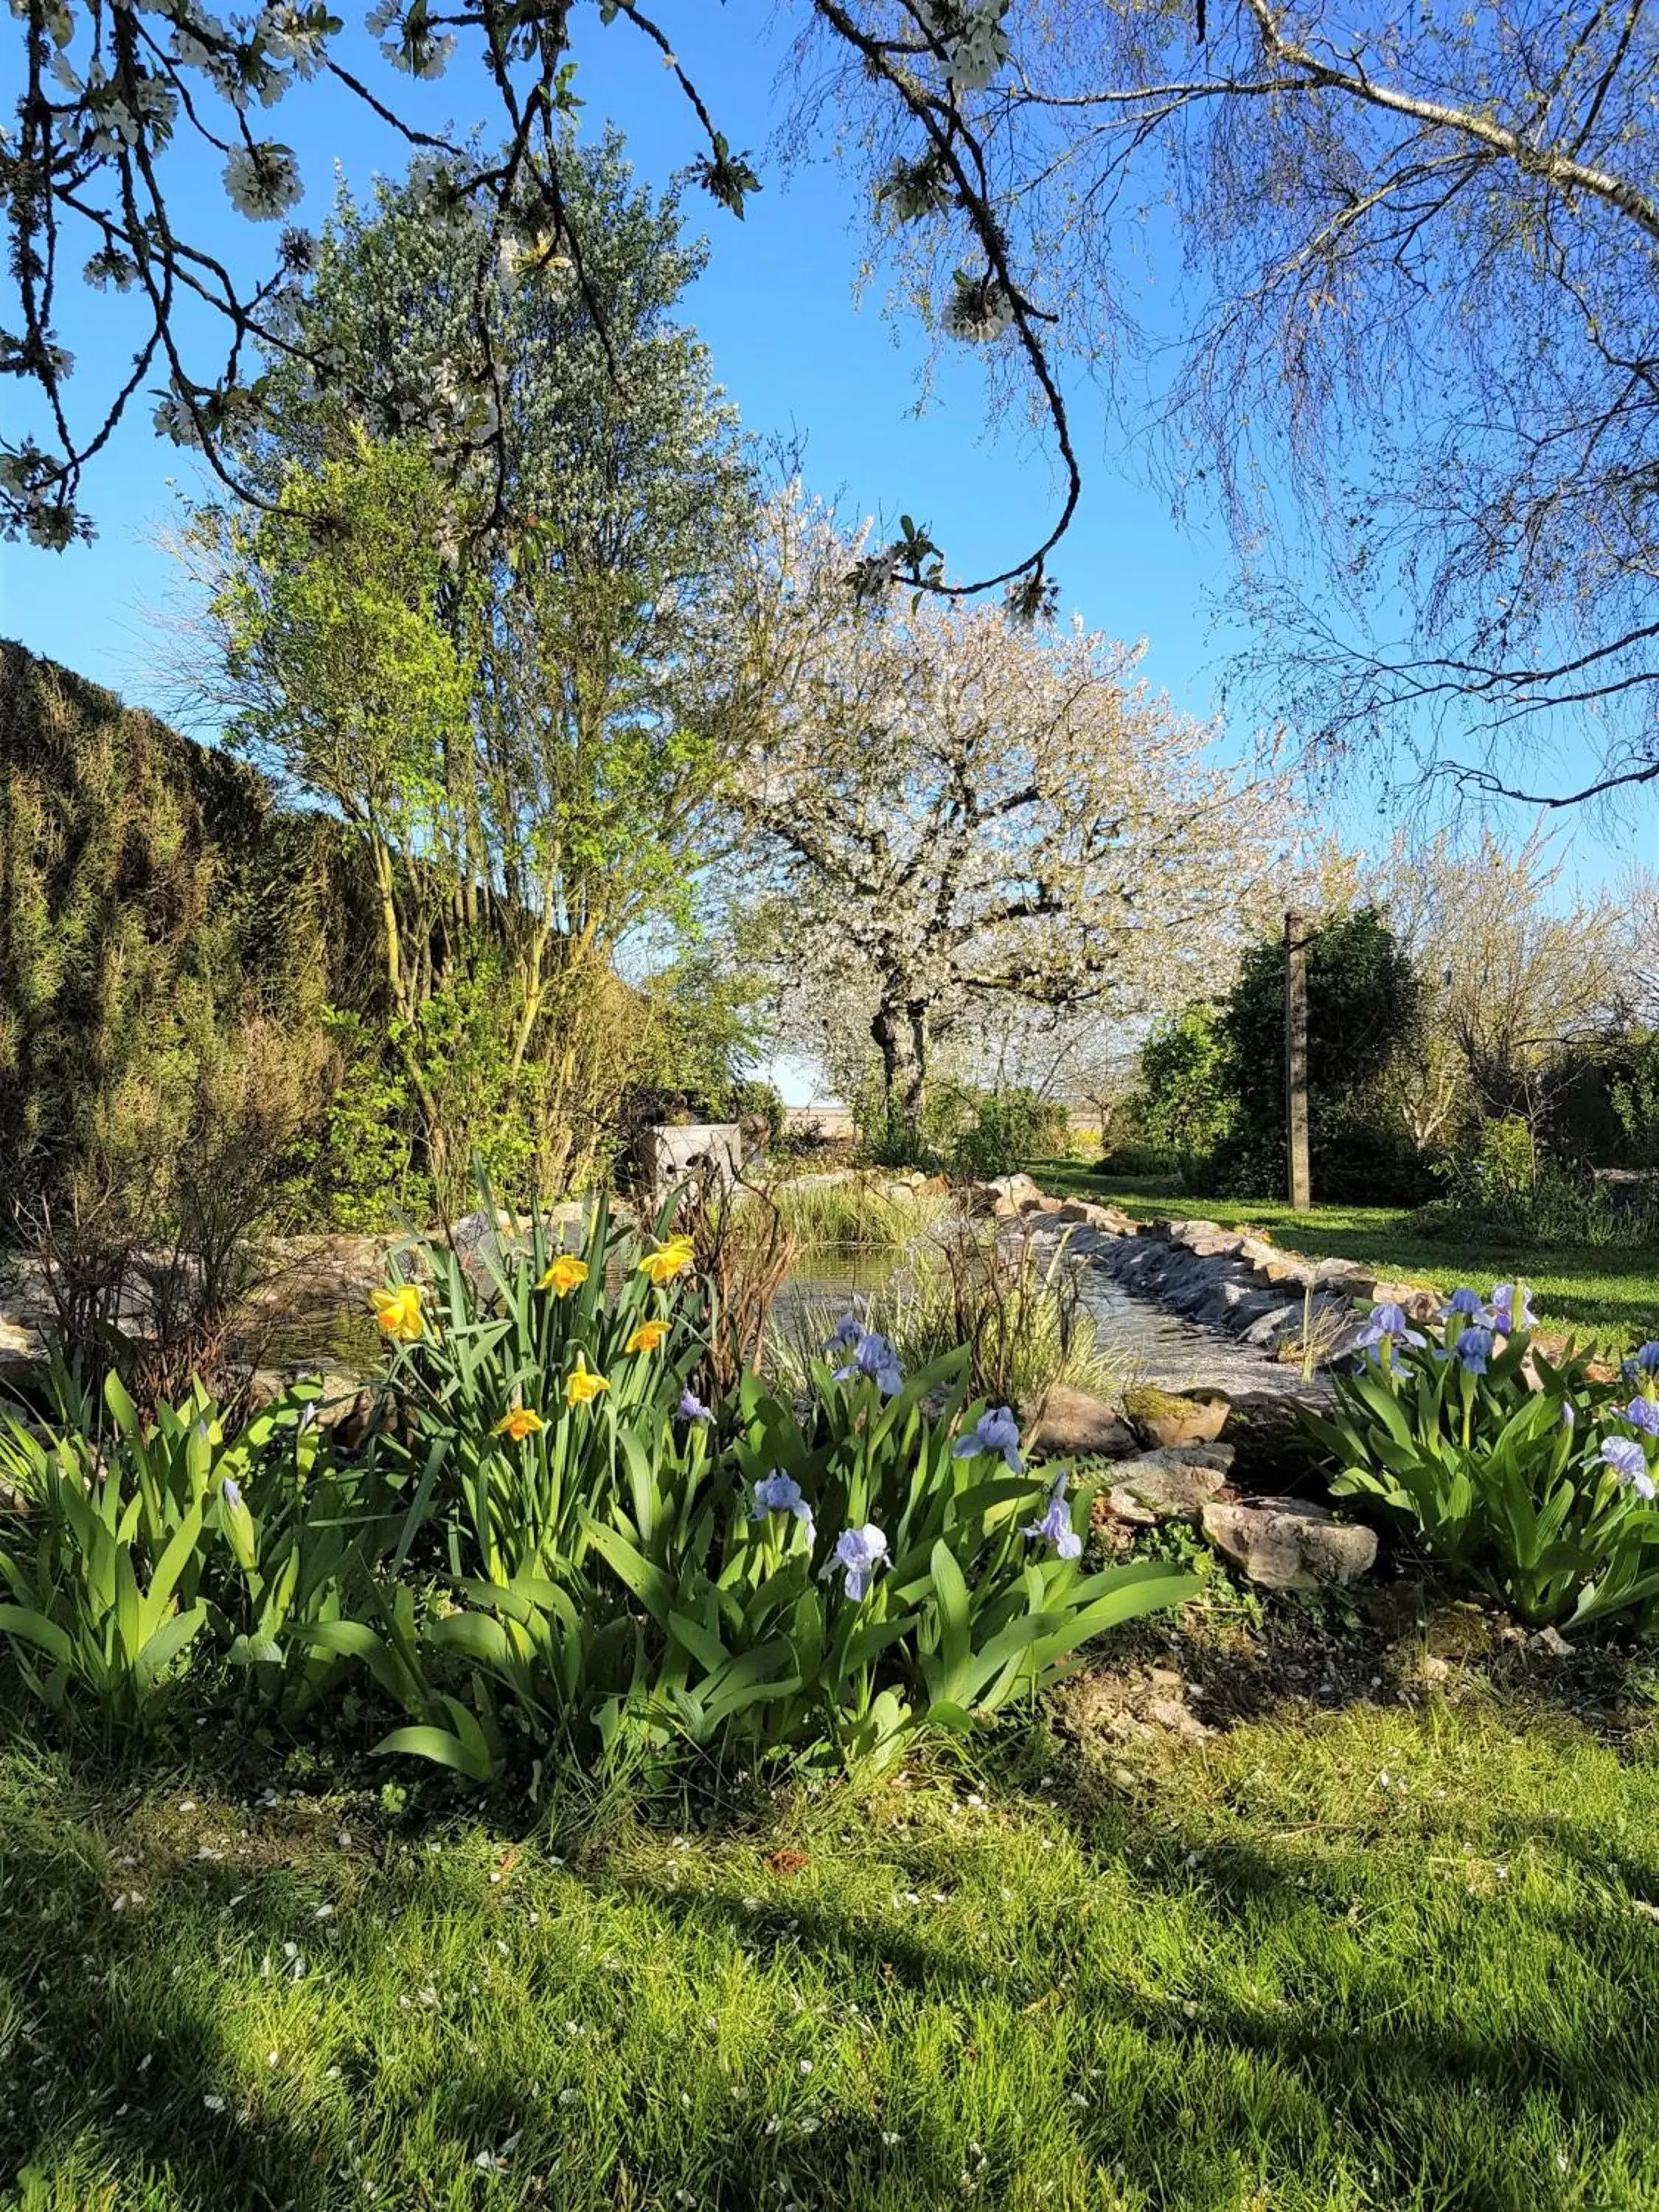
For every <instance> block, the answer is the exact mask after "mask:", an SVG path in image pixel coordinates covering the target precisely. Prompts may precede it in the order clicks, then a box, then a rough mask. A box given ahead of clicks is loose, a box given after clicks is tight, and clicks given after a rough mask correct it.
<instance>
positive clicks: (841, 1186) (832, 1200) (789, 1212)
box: [771, 1175, 950, 1251]
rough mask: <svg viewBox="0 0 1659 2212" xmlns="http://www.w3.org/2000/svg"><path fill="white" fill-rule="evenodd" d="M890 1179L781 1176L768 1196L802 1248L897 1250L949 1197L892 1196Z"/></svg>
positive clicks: (927, 1223)
mask: <svg viewBox="0 0 1659 2212" xmlns="http://www.w3.org/2000/svg"><path fill="white" fill-rule="evenodd" d="M891 1181H892V1178H891V1177H890V1176H888V1177H883V1176H876V1175H853V1176H847V1177H845V1178H843V1179H842V1180H840V1181H837V1182H786V1183H781V1184H779V1185H778V1187H777V1188H776V1189H775V1190H774V1191H773V1192H772V1194H771V1197H772V1202H773V1204H774V1205H775V1206H776V1207H777V1209H778V1212H779V1213H780V1214H781V1217H782V1219H783V1225H784V1227H785V1228H786V1229H787V1231H789V1232H790V1234H791V1235H792V1236H793V1237H794V1239H795V1241H796V1242H797V1243H799V1245H801V1246H802V1247H803V1248H805V1249H816V1248H818V1247H821V1246H825V1245H843V1246H844V1245H853V1246H858V1247H860V1248H861V1249H874V1250H880V1251H896V1250H898V1249H901V1248H902V1247H903V1246H904V1245H906V1244H908V1243H910V1241H911V1240H912V1238H913V1237H917V1236H919V1235H920V1234H921V1232H922V1231H924V1230H926V1229H929V1228H931V1227H933V1225H934V1224H935V1223H936V1222H938V1221H939V1220H940V1219H941V1218H942V1217H943V1215H944V1213H945V1210H946V1208H947V1207H948V1206H949V1203H950V1201H949V1200H948V1199H947V1198H946V1197H945V1195H944V1194H942V1193H934V1192H925V1193H921V1194H911V1195H907V1196H905V1197H903V1198H896V1197H894V1196H892V1195H891V1194H890V1192H889V1191H888V1190H887V1189H886V1188H884V1184H885V1183H887V1182H891Z"/></svg>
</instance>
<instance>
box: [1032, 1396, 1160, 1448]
mask: <svg viewBox="0 0 1659 2212" xmlns="http://www.w3.org/2000/svg"><path fill="white" fill-rule="evenodd" d="M1030 1445H1031V1449H1032V1450H1033V1451H1040V1452H1045V1453H1047V1454H1048V1455H1049V1456H1050V1457H1052V1458H1054V1459H1060V1458H1078V1459H1081V1458H1085V1457H1087V1458H1098V1459H1122V1458H1126V1457H1127V1456H1130V1455H1133V1452H1134V1451H1135V1449H1136V1444H1135V1439H1134V1436H1133V1432H1132V1431H1130V1430H1129V1429H1128V1428H1127V1426H1126V1425H1125V1424H1124V1423H1123V1422H1122V1421H1121V1420H1120V1419H1118V1414H1117V1408H1116V1407H1115V1406H1113V1405H1111V1404H1109V1402H1108V1401H1106V1400H1105V1399H1104V1398H1092V1397H1091V1396H1090V1395H1089V1393H1088V1392H1087V1391H1086V1390H1074V1389H1073V1388H1072V1387H1071V1385H1070V1384H1069V1383H1050V1384H1049V1386H1048V1389H1047V1390H1046V1391H1045V1392H1044V1394H1043V1396H1042V1401H1041V1405H1040V1408H1039V1411H1038V1413H1037V1419H1036V1426H1035V1427H1034V1428H1033V1430H1032V1431H1031V1437H1030Z"/></svg>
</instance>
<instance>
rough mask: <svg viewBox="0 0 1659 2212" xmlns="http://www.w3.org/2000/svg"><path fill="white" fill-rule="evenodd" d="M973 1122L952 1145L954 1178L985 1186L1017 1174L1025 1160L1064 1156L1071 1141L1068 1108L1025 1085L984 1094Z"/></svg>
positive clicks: (977, 1098) (976, 1101) (976, 1104)
mask: <svg viewBox="0 0 1659 2212" xmlns="http://www.w3.org/2000/svg"><path fill="white" fill-rule="evenodd" d="M972 1111H973V1118H972V1120H971V1121H970V1122H969V1125H968V1126H967V1127H965V1128H963V1129H962V1130H961V1131H960V1132H959V1133H958V1134H957V1138H956V1140H955V1142H954V1143H953V1144H952V1146H951V1152H950V1165H951V1173H952V1174H953V1175H957V1176H968V1177H971V1178H973V1179H975V1180H977V1181H980V1182H986V1181H988V1180H989V1179H990V1178H991V1177H992V1176H1005V1175H1012V1174H1013V1172H1014V1171H1015V1170H1016V1169H1017V1168H1018V1166H1019V1165H1020V1164H1021V1162H1022V1161H1024V1160H1028V1159H1032V1158H1036V1157H1038V1156H1042V1157H1043V1158H1048V1157H1049V1156H1051V1155H1054V1154H1055V1153H1060V1152H1065V1151H1066V1148H1067V1146H1068V1143H1069V1140H1070V1126H1069V1123H1068V1121H1067V1117H1066V1109H1065V1107H1064V1105H1063V1104H1061V1103H1060V1101H1059V1100H1057V1099H1054V1098H1044V1097H1039V1095H1038V1094H1037V1092H1036V1091H1033V1090H1031V1089H1030V1087H1029V1085H1024V1084H1013V1085H1008V1086H1007V1087H1006V1088H1005V1089H1001V1090H997V1091H980V1092H978V1093H976V1094H975V1095H974V1097H973V1100H972Z"/></svg>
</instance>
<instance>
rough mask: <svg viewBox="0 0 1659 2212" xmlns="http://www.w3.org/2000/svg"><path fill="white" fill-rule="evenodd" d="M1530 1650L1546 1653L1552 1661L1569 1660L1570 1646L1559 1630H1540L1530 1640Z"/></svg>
mask: <svg viewBox="0 0 1659 2212" xmlns="http://www.w3.org/2000/svg"><path fill="white" fill-rule="evenodd" d="M1531 1649H1532V1650H1534V1651H1547V1653H1548V1654H1549V1656H1550V1657H1551V1658H1552V1659H1571V1656H1572V1646H1571V1644H1569V1643H1568V1641H1567V1639H1566V1638H1565V1636H1563V1635H1562V1633H1561V1632H1560V1630H1559V1628H1541V1629H1540V1630H1539V1632H1538V1633H1537V1635H1536V1636H1534V1638H1533V1639H1532V1644H1531Z"/></svg>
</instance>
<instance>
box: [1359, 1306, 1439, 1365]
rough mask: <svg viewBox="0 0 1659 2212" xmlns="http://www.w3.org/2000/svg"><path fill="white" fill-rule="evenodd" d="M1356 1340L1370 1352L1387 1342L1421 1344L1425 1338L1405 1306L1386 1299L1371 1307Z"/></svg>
mask: <svg viewBox="0 0 1659 2212" xmlns="http://www.w3.org/2000/svg"><path fill="white" fill-rule="evenodd" d="M1354 1341H1355V1343H1356V1344H1357V1345H1358V1346H1360V1347H1362V1348H1363V1349H1364V1350H1365V1351H1368V1352H1369V1351H1373V1350H1375V1349H1376V1347H1377V1346H1380V1345H1382V1344H1383V1343H1385V1342H1386V1343H1389V1344H1416V1345H1420V1344H1422V1343H1423V1341H1424V1339H1423V1338H1422V1337H1421V1336H1419V1334H1418V1332H1417V1331H1416V1330H1415V1329H1414V1328H1413V1327H1412V1325H1411V1322H1409V1321H1408V1320H1407V1316H1406V1309H1405V1307H1404V1306H1401V1305H1395V1304H1394V1303H1393V1302H1392V1301H1391V1300H1389V1299H1384V1301H1383V1304H1381V1305H1380V1306H1373V1307H1372V1308H1371V1310H1370V1313H1369V1314H1368V1315H1367V1316H1366V1318H1365V1324H1364V1328H1362V1329H1361V1330H1360V1332H1359V1334H1358V1336H1357V1337H1356V1338H1355V1340H1354Z"/></svg>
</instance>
